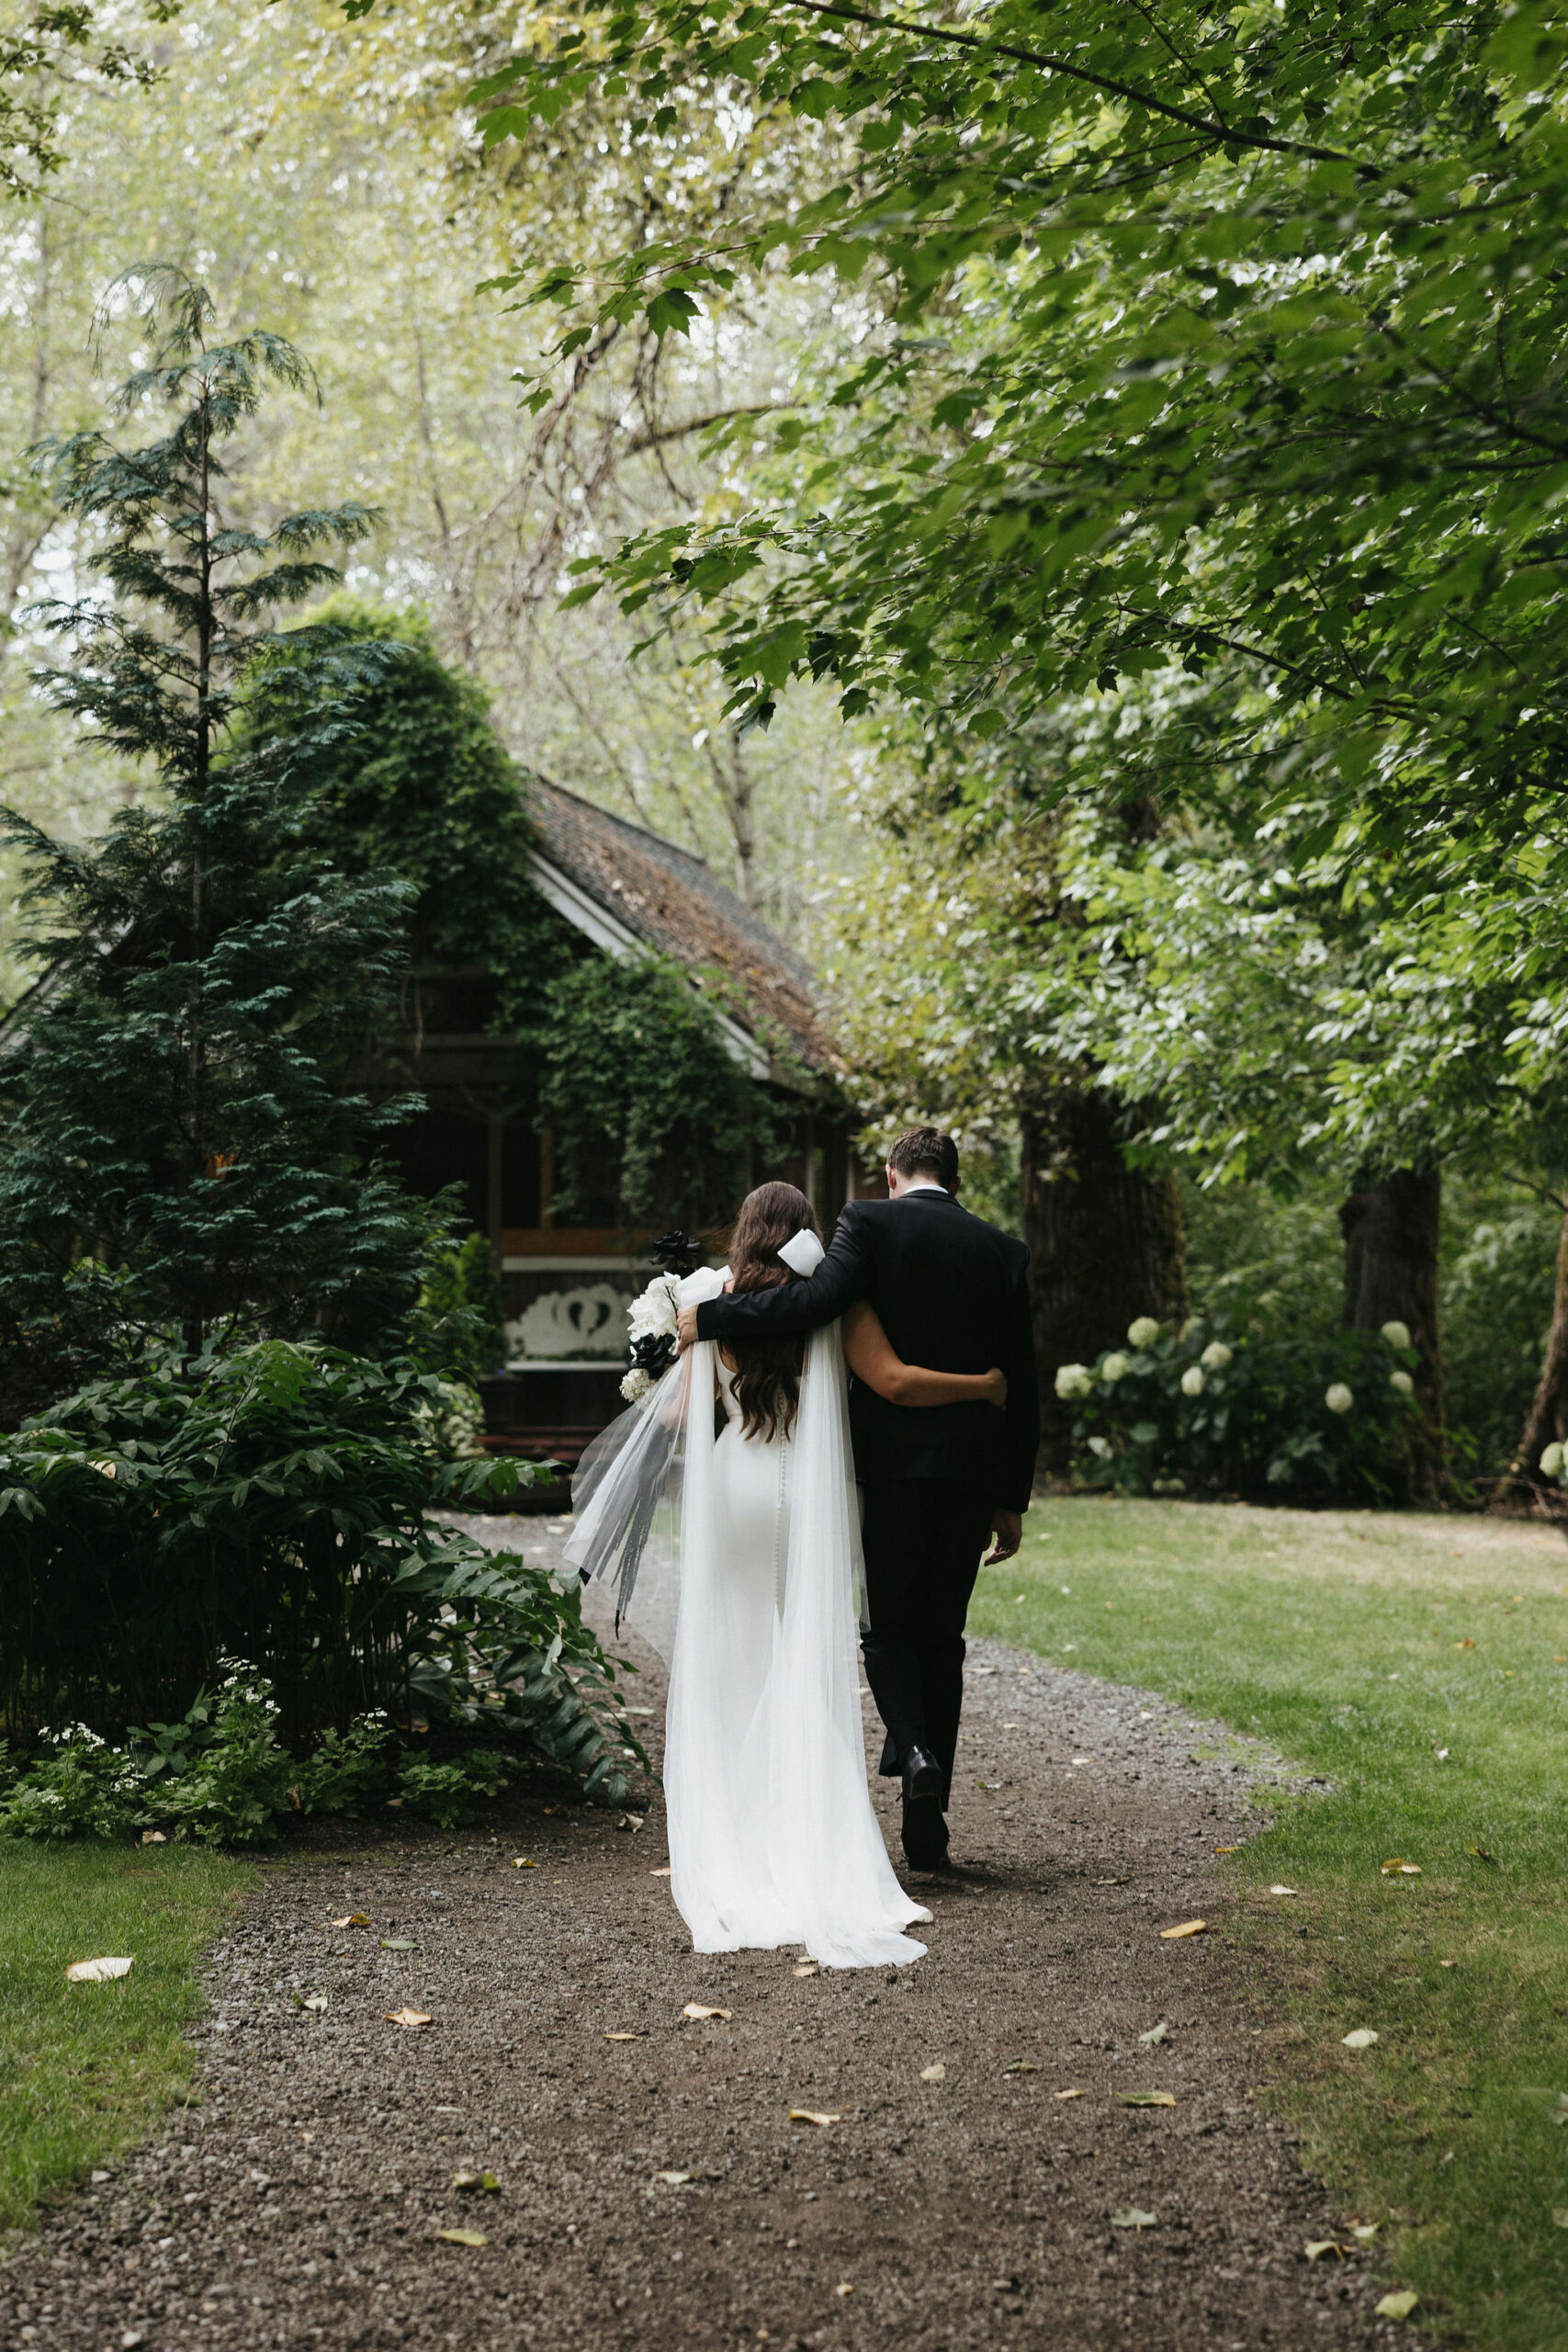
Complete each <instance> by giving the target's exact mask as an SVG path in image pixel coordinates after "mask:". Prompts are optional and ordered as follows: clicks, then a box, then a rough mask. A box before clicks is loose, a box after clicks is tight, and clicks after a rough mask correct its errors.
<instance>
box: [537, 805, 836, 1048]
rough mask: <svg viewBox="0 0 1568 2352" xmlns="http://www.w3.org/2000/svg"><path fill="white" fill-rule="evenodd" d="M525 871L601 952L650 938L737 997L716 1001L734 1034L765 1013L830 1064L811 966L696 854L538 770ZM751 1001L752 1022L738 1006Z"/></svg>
mask: <svg viewBox="0 0 1568 2352" xmlns="http://www.w3.org/2000/svg"><path fill="white" fill-rule="evenodd" d="M527 802H528V809H529V813H530V815H531V816H532V818H533V820H534V826H535V834H536V852H535V870H536V881H537V882H538V884H539V887H540V888H541V889H542V890H543V892H544V893H545V895H546V897H547V898H548V899H550V900H551V903H552V904H553V905H554V906H555V907H556V908H557V910H558V912H559V913H561V914H562V915H564V916H565V917H566V919H567V921H568V922H571V923H573V924H575V925H576V927H577V929H578V930H580V931H581V932H583V933H585V934H586V935H587V936H588V937H589V938H591V939H592V941H593V943H594V944H595V945H596V946H599V947H603V948H604V949H605V950H606V951H607V952H608V953H609V954H611V955H625V954H626V953H628V952H629V951H630V950H631V949H632V948H634V947H636V946H638V945H640V946H643V947H649V948H652V949H653V950H654V951H655V952H656V953H658V954H659V955H661V956H669V957H670V958H671V960H672V961H673V962H675V963H678V964H682V965H684V966H685V967H686V969H687V970H688V971H689V972H690V973H691V974H692V977H693V978H694V980H696V981H697V982H698V983H699V984H700V983H701V980H702V976H703V973H704V971H705V969H706V970H716V971H718V972H721V973H723V974H724V975H725V977H726V978H728V979H729V980H731V981H733V982H734V984H735V987H736V989H737V990H738V991H739V998H740V1000H741V1001H739V1002H732V1003H731V1005H730V1006H729V1008H728V1010H729V1011H730V1012H732V1013H733V1015H734V1018H733V1022H731V1023H727V1026H731V1027H733V1028H735V1029H737V1030H738V1031H740V1032H742V1033H744V1032H746V1031H752V1032H753V1035H757V1034H760V1035H761V1038H762V1039H763V1040H764V1042H765V1040H766V1035H767V1030H768V1027H769V1025H770V1023H772V1024H775V1025H776V1026H777V1027H778V1029H780V1030H782V1031H783V1033H784V1036H785V1037H786V1038H787V1040H788V1041H789V1044H790V1046H792V1047H793V1048H794V1050H795V1053H797V1054H798V1055H799V1056H800V1057H801V1059H802V1060H803V1061H804V1062H805V1063H806V1064H807V1066H808V1067H809V1068H810V1069H814V1070H818V1071H821V1072H822V1073H823V1074H824V1075H827V1074H829V1073H832V1074H835V1075H836V1074H837V1073H839V1072H840V1071H841V1069H842V1068H843V1061H842V1057H841V1056H840V1052H839V1049H838V1046H837V1045H836V1044H835V1042H834V1040H833V1038H832V1036H831V1035H830V1034H829V1031H828V1030H827V1029H826V1028H825V1027H824V1026H823V1023H822V1019H821V1015H820V1013H819V1012H818V1006H817V1001H816V997H815V993H814V989H813V980H812V973H811V967H810V966H809V965H808V964H807V963H806V962H805V961H804V960H803V959H802V958H801V957H800V956H796V955H795V954H794V953H793V952H792V951H791V950H790V949H789V948H787V947H786V946H785V945H784V942H783V940H782V939H779V938H776V937H775V936H774V934H773V933H772V932H771V931H770V930H769V929H768V927H767V925H766V924H765V923H764V922H761V921H760V920H759V919H758V917H757V916H756V915H755V914H754V913H753V911H752V910H751V909H750V907H748V906H746V905H745V904H743V902H742V901H741V900H740V899H738V898H737V897H736V895H735V893H734V891H733V890H730V889H728V888H726V887H725V885H724V884H723V883H722V882H720V881H719V880H718V879H717V877H716V876H715V875H713V874H712V873H710V872H709V870H708V868H707V867H706V866H705V865H704V864H703V862H702V860H701V859H700V858H697V857H693V856H691V855H690V854H688V853H687V852H686V851H685V850H682V849H677V847H676V846H675V844H674V842H667V841H664V840H662V839H661V838H660V835H659V834H658V833H649V832H645V831H644V830H643V828H642V827H641V826H640V825H631V824H627V823H626V820H625V819H624V818H620V817H613V816H611V814H610V812H609V810H608V809H600V808H597V807H596V806H595V805H594V803H593V802H592V801H591V800H583V799H581V797H579V796H578V794H576V793H575V792H568V791H567V790H566V788H565V786H562V785H558V784H552V783H550V782H549V781H548V779H547V778H546V777H543V776H532V777H530V778H529V781H528V785H527ZM747 1005H750V1006H752V1007H754V1008H755V1012H756V1014H757V1016H758V1018H757V1019H756V1021H755V1023H754V1024H753V1023H751V1022H749V1021H748V1020H747V1017H746V1010H745V1008H746V1006H747Z"/></svg>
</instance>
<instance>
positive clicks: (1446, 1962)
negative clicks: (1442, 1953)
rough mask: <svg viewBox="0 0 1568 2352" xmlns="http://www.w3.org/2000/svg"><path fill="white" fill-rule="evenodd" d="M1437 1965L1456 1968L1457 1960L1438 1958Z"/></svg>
mask: <svg viewBox="0 0 1568 2352" xmlns="http://www.w3.org/2000/svg"><path fill="white" fill-rule="evenodd" d="M1458 1966H1459V1962H1458V1961H1457V1960H1439V1961H1438V1967H1439V1968H1457V1967H1458Z"/></svg>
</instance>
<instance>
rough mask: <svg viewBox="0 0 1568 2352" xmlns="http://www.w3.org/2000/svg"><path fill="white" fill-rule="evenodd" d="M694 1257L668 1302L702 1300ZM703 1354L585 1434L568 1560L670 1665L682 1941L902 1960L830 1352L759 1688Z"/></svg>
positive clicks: (823, 1355) (802, 1421)
mask: <svg viewBox="0 0 1568 2352" xmlns="http://www.w3.org/2000/svg"><path fill="white" fill-rule="evenodd" d="M723 1280H724V1277H723V1275H722V1274H715V1273H713V1272H709V1271H707V1270H704V1271H703V1272H699V1273H697V1274H694V1275H692V1276H690V1277H689V1278H688V1279H687V1281H685V1282H683V1283H682V1284H681V1285H680V1292H679V1295H680V1297H681V1301H682V1305H684V1304H687V1303H689V1302H693V1301H696V1300H700V1299H702V1298H704V1297H712V1296H716V1295H717V1293H718V1291H719V1289H720V1288H721V1287H722V1284H723ZM715 1382H716V1363H715V1351H714V1348H713V1346H712V1344H711V1343H706V1342H699V1344H698V1345H697V1346H695V1347H694V1348H692V1349H690V1350H689V1351H688V1352H687V1353H686V1354H685V1355H684V1356H682V1358H681V1359H680V1360H679V1362H678V1363H676V1364H674V1365H672V1366H671V1369H670V1370H669V1371H668V1372H667V1373H666V1374H664V1376H663V1377H662V1379H660V1381H659V1382H658V1383H657V1384H656V1385H655V1386H654V1388H653V1389H652V1390H651V1391H650V1392H649V1395H648V1396H646V1397H644V1398H643V1399H642V1401H641V1402H640V1404H638V1405H637V1406H635V1407H634V1408H632V1410H631V1411H630V1412H629V1413H626V1414H623V1415H622V1417H621V1419H620V1420H618V1421H617V1422H615V1424H614V1425H613V1426H612V1427H611V1428H610V1429H608V1430H605V1431H604V1433H603V1434H602V1435H601V1436H600V1437H598V1438H596V1439H595V1440H594V1442H593V1444H592V1446H591V1447H590V1448H589V1449H588V1452H587V1453H585V1454H584V1455H583V1458H582V1465H581V1470H580V1473H579V1476H578V1478H577V1479H576V1481H574V1485H573V1503H574V1506H575V1508H576V1510H577V1523H576V1526H575V1527H574V1529H573V1532H572V1534H571V1537H570V1541H569V1543H568V1544H567V1548H566V1557H567V1559H568V1560H569V1561H570V1563H571V1564H572V1565H573V1566H576V1567H579V1568H581V1569H582V1570H584V1571H586V1572H587V1573H588V1574H589V1575H591V1576H593V1577H598V1578H599V1579H601V1580H602V1581H603V1582H604V1584H605V1586H606V1587H607V1589H609V1590H610V1591H611V1592H612V1593H613V1594H614V1595H615V1603H616V1610H617V1614H618V1615H619V1616H620V1617H624V1618H625V1619H626V1622H627V1623H629V1624H631V1625H632V1626H634V1627H635V1628H636V1629H637V1632H639V1633H640V1634H642V1635H643V1637H644V1638H645V1639H646V1640H647V1641H649V1642H650V1643H651V1644H652V1645H653V1647H654V1648H655V1649H657V1650H658V1651H659V1653H660V1656H661V1657H664V1658H665V1659H666V1660H667V1661H668V1662H669V1664H670V1666H671V1679H670V1704H669V1713H668V1717H667V1724H666V1740H665V1761H664V1786H665V1798H666V1803H667V1805H668V1810H669V1821H670V1858H671V1893H672V1894H673V1895H674V1897H675V1901H676V1903H677V1905H679V1907H680V1910H681V1913H682V1917H684V1919H685V1920H686V1923H687V1925H688V1926H689V1927H690V1928H691V1930H692V1938H693V1942H694V1946H695V1948H696V1950H697V1951H734V1950H737V1949H739V1947H741V1946H747V1947H761V1948H766V1947H770V1946H776V1945H780V1944H804V1945H805V1946H806V1947H807V1950H808V1951H810V1952H811V1954H812V1955H813V1957H814V1958H815V1959H816V1960H818V1962H821V1963H822V1965H824V1966H826V1967H838V1968H865V1967H872V1966H885V1965H886V1964H888V1963H889V1962H892V1963H894V1964H902V1963H904V1962H909V1961H913V1960H918V1959H919V1957H920V1956H921V1954H922V1952H923V1951H924V1949H925V1947H924V1946H923V1945H922V1944H919V1943H917V1942H915V1941H914V1940H913V1939H911V1938H910V1937H908V1936H907V1935H905V1934H903V1933H902V1932H901V1930H902V1929H903V1928H905V1927H906V1926H907V1925H908V1923H909V1922H910V1921H911V1920H915V1919H927V1918H929V1917H930V1916H931V1915H930V1913H929V1912H927V1911H924V1910H922V1909H921V1908H920V1906H919V1905H918V1904H916V1903H913V1902H911V1901H910V1899H909V1897H908V1895H907V1894H905V1892H904V1890H903V1888H902V1887H901V1886H900V1885H899V1884H898V1882H897V1878H896V1877H895V1876H894V1873H893V1869H892V1865H891V1864H890V1862H889V1861H888V1859H887V1849H886V1846H885V1845H884V1843H883V1838H882V1832H881V1829H880V1827H879V1826H878V1824H877V1820H876V1815H875V1814H874V1811H873V1810H872V1804H871V1799H870V1795H869V1793H868V1791H867V1787H866V1770H865V1749H864V1743H863V1733H862V1727H861V1708H860V1657H859V1634H860V1626H859V1622H858V1621H859V1615H860V1596H861V1593H862V1590H863V1568H862V1562H861V1549H860V1526H859V1515H858V1511H857V1509H856V1502H855V1492H854V1484H853V1476H854V1474H853V1467H852V1453H851V1448H850V1430H849V1408H848V1399H847V1387H846V1379H845V1372H844V1355H843V1347H842V1343H841V1341H840V1334H839V1327H838V1325H837V1324H836V1323H833V1324H829V1325H828V1326H826V1327H825V1328H824V1329H821V1330H818V1331H814V1332H813V1333H812V1334H811V1337H810V1339H809V1340H808V1341H807V1351H806V1365H805V1371H804V1374H803V1375H802V1379H801V1386H800V1406H799V1410H798V1413H797V1415H796V1419H795V1435H794V1461H793V1465H792V1472H791V1480H790V1484H791V1489H792V1494H791V1504H790V1513H789V1549H788V1554H787V1564H786V1567H785V1576H784V1605H783V1609H782V1611H779V1612H777V1614H776V1615H775V1616H774V1618H773V1628H772V1655H771V1659H770V1660H769V1661H768V1662H767V1664H766V1668H765V1672H764V1674H763V1677H762V1680H761V1695H760V1696H759V1695H758V1692H757V1687H756V1678H755V1677H754V1676H751V1675H749V1674H748V1673H747V1672H746V1671H745V1670H743V1668H742V1666H741V1657H742V1652H743V1649H744V1646H745V1640H746V1635H745V1633H744V1630H743V1628H742V1626H741V1624H740V1623H739V1617H738V1614H737V1610H736V1605H735V1600H734V1593H735V1579H734V1577H733V1575H731V1576H730V1577H728V1578H727V1575H726V1567H727V1563H726V1560H725V1558H724V1556H723V1550H722V1546H721V1544H720V1541H719V1534H718V1519H719V1510H718V1498H717V1495H716V1476H715V1453H716V1439H715V1429H714V1400H715V1397H716V1386H715Z"/></svg>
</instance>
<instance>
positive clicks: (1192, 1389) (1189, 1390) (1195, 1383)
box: [1181, 1363, 1203, 1397]
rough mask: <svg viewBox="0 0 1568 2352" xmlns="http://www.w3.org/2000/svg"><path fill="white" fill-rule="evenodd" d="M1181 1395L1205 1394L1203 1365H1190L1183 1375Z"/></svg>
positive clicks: (1198, 1395) (1195, 1395) (1196, 1395)
mask: <svg viewBox="0 0 1568 2352" xmlns="http://www.w3.org/2000/svg"><path fill="white" fill-rule="evenodd" d="M1181 1393H1182V1395H1183V1396H1184V1397H1201V1395H1202V1394H1203V1367H1202V1365H1201V1364H1196V1363H1190V1364H1189V1365H1188V1367H1187V1369H1186V1371H1185V1372H1184V1373H1183V1374H1182V1375H1181Z"/></svg>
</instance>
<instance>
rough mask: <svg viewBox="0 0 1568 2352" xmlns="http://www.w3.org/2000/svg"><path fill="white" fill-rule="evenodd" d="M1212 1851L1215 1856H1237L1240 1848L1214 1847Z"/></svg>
mask: <svg viewBox="0 0 1568 2352" xmlns="http://www.w3.org/2000/svg"><path fill="white" fill-rule="evenodd" d="M1214 1851H1215V1853H1216V1854H1239V1853H1240V1851H1241V1848H1240V1847H1239V1846H1216V1847H1215V1849H1214Z"/></svg>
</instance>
